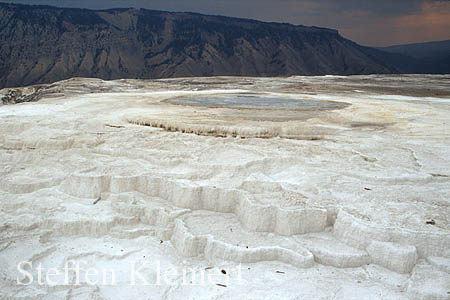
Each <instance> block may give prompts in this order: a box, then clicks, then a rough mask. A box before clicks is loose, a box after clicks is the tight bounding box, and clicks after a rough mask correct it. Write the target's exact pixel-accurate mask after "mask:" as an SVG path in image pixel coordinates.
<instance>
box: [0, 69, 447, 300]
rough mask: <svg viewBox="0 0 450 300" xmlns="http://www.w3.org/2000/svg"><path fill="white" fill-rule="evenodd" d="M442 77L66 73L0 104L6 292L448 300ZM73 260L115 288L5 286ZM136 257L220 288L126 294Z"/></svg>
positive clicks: (130, 294)
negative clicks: (34, 96)
mask: <svg viewBox="0 0 450 300" xmlns="http://www.w3.org/2000/svg"><path fill="white" fill-rule="evenodd" d="M449 80H450V78H449V77H448V76H415V75H410V76H385V75H383V76H381V75H379V76H352V77H340V76H326V77H290V78H237V77H215V78H190V79H168V80H145V81H143V80H117V81H101V80H98V79H86V78H77V79H70V80H66V81H62V82H58V83H55V84H52V85H49V86H46V87H44V91H45V93H44V96H43V98H42V99H41V100H40V101H38V102H33V103H20V104H15V105H4V106H1V107H0V122H1V126H0V164H1V167H0V174H1V177H0V232H1V238H0V299H149V298H150V299H191V298H192V299H193V298H195V299H211V298H215V299H232V298H236V299H241V298H242V297H241V296H242V295H245V297H246V299H247V298H248V299H262V298H268V299H310V298H314V299H361V298H364V299H380V298H388V299H450V274H449V271H450V150H449V149H450V119H449V115H450V85H449ZM41 91H42V89H41ZM6 93H7V91H6V90H3V91H0V97H1V95H3V94H6ZM239 95H245V97H246V101H252V99H253V98H254V99H255V100H254V101H258V97H260V98H261V97H266V98H265V99H266V100H265V101H266V102H267V101H268V102H270V101H271V99H277V98H280V99H281V98H283V99H288V100H287V101H286V102H288V103H291V101H296V99H297V100H302V101H303V100H307V101H308V103H314V101H318V103H320V106H321V107H322V108H321V109H314V108H311V107H308V108H305V109H304V110H303V109H301V108H300V109H298V110H295V111H291V110H280V109H279V107H278V108H277V107H276V106H274V107H273V108H272V109H270V108H269V109H267V107H264V109H258V108H257V107H256V108H252V107H247V106H246V107H244V108H239V107H236V106H233V107H231V106H230V107H227V106H226V105H223V103H226V99H227V97H239ZM183 97H188V98H189V99H193V98H194V99H197V100H198V99H200V100H198V101H201V99H208V97H213V99H217V97H219V98H220V99H222V100H223V99H224V102H220V103H221V104H220V107H205V106H193V105H186V106H184V105H182V104H183V101H181V100H180V99H183ZM243 97H244V96H243ZM211 99H212V98H211ZM234 99H235V100H234V101H236V98H234ZM248 99H250V100H248ZM197 100H196V101H197ZM194 102H195V101H194ZM174 103H176V104H174ZM327 103H330V104H333V105H330V107H331V108H330V107H327ZM266 104H267V103H266ZM266 104H265V105H266ZM77 259H78V260H83V261H86V262H87V264H88V265H89V266H93V267H95V268H99V269H101V268H113V269H114V270H115V271H117V281H118V283H117V284H115V285H103V284H94V285H89V284H87V283H86V282H82V284H80V285H75V284H64V282H62V281H58V283H57V284H55V285H51V286H49V285H45V284H44V285H39V284H38V283H37V282H33V283H32V284H30V285H20V284H18V282H17V278H18V277H19V278H22V277H23V276H22V277H21V276H20V275H21V274H20V273H19V272H18V269H17V264H18V263H19V262H21V261H33V266H36V265H38V264H42V266H44V267H46V268H52V267H58V268H61V267H62V266H64V263H65V262H67V261H70V260H77ZM136 261H139V262H141V263H142V262H148V263H149V265H148V266H146V267H145V268H143V269H142V270H143V271H142V273H145V275H146V276H147V277H148V280H149V281H151V282H153V283H154V282H155V280H156V278H158V274H157V273H156V268H155V263H156V262H158V263H159V264H160V268H161V269H163V270H167V269H169V268H175V269H178V270H182V269H183V268H199V269H201V270H205V272H211V268H213V267H214V268H220V269H223V270H227V271H228V274H227V276H230V278H228V279H227V278H225V275H223V274H222V275H220V274H219V275H217V274H216V279H217V280H218V282H219V283H220V284H222V283H223V282H225V279H227V280H229V282H227V283H226V284H222V285H216V284H207V285H195V284H193V285H189V284H187V285H186V284H183V280H182V278H181V277H176V278H174V282H173V284H172V285H162V286H160V285H157V284H149V285H137V286H136V285H131V284H129V269H130V263H132V262H136ZM239 264H240V266H241V267H242V273H241V274H240V276H241V278H240V279H241V280H240V281H239V282H238V280H237V279H238V278H237V275H236V272H235V271H231V270H235V269H236V267H237V266H239ZM35 271H36V270H35V269H33V272H35ZM33 274H34V273H33ZM60 276H61V275H57V276H55V277H54V278H56V279H61V278H60ZM220 276H223V278H222V277H220ZM56 279H55V280H56ZM221 280H222V281H223V282H222V281H221ZM277 297H278V298H277Z"/></svg>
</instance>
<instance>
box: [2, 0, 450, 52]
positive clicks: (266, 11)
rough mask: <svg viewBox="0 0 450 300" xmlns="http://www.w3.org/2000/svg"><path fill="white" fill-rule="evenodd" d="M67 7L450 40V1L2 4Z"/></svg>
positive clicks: (373, 40) (380, 39)
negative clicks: (208, 16)
mask: <svg viewBox="0 0 450 300" xmlns="http://www.w3.org/2000/svg"><path fill="white" fill-rule="evenodd" d="M0 1H1V2H13V3H24V4H46V5H54V6H62V7H83V8H93V9H101V8H112V7H142V8H147V9H157V10H169V11H193V12H199V13H205V14H216V15H217V14H218V15H226V16H233V17H244V18H253V19H259V20H264V21H276V22H289V23H293V24H303V25H315V26H322V27H329V28H335V29H338V30H339V31H340V33H341V34H342V35H344V36H345V37H347V38H350V39H352V40H354V41H356V42H358V43H360V44H363V45H371V46H385V45H393V44H404V43H414V42H425V41H435V40H448V39H450V0H0Z"/></svg>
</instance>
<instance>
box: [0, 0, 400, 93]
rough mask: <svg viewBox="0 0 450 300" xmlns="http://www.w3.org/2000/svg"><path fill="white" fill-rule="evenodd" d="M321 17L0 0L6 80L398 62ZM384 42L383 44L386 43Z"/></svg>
mask: <svg viewBox="0 0 450 300" xmlns="http://www.w3.org/2000/svg"><path fill="white" fill-rule="evenodd" d="M377 51H378V50H374V49H372V51H367V49H366V48H365V47H361V46H359V45H357V44H356V43H354V42H352V41H350V40H347V39H345V38H343V37H342V36H340V35H339V34H338V32H337V31H335V30H330V29H323V28H316V27H305V26H294V25H289V24H279V23H264V22H258V21H253V20H246V19H235V18H227V17H218V16H205V15H199V14H191V13H169V12H159V11H149V10H143V9H140V10H137V9H113V10H105V11H92V10H83V9H63V8H55V7H48V6H26V5H12V4H0V87H10V86H22V85H29V84H35V83H44V82H52V81H57V80H61V79H66V78H70V77H76V76H82V77H98V78H102V79H117V78H160V77H180V76H213V75H247V76H286V75H294V74H298V75H323V74H369V73H392V72H396V71H398V70H397V69H396V68H395V67H392V66H391V65H390V64H389V63H388V62H386V60H384V59H382V58H380V57H378V55H377V53H378V52H377ZM380 52H381V51H380Z"/></svg>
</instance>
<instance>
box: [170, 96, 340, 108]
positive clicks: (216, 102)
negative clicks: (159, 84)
mask: <svg viewBox="0 0 450 300" xmlns="http://www.w3.org/2000/svg"><path fill="white" fill-rule="evenodd" d="M167 102H168V103H171V104H177V105H186V106H201V107H218V108H222V107H223V108H237V109H264V110H309V109H313V110H314V109H334V108H341V107H342V105H341V104H339V103H335V102H326V101H314V100H307V99H291V98H279V97H268V96H263V95H224V96H198V97H192V96H189V97H180V98H174V99H169V100H167Z"/></svg>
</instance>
